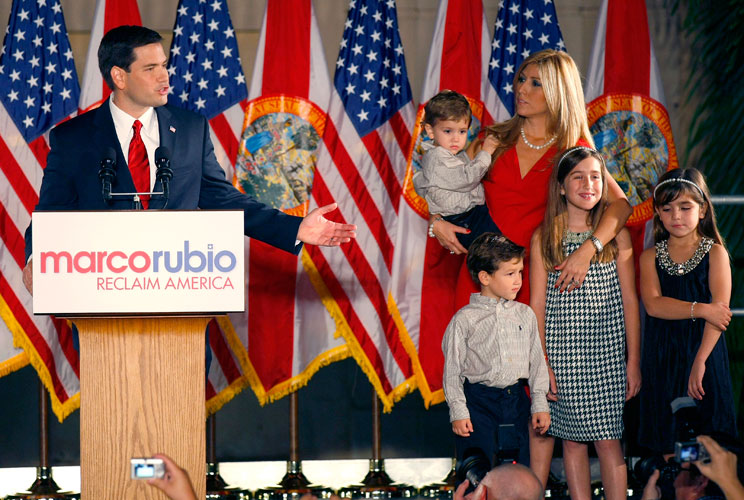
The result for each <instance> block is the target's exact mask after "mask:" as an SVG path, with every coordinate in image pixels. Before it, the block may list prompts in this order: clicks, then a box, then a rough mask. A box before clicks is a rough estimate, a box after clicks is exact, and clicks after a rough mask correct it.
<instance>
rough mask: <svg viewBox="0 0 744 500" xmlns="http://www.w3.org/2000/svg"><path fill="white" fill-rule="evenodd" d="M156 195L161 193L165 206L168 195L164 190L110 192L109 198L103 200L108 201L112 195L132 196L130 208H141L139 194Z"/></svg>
mask: <svg viewBox="0 0 744 500" xmlns="http://www.w3.org/2000/svg"><path fill="white" fill-rule="evenodd" d="M156 195H162V196H163V197H164V198H165V204H164V205H163V208H165V207H166V206H167V205H168V197H167V196H166V194H165V191H146V192H142V193H110V194H109V199H105V198H104V200H105V201H110V200H111V199H113V198H114V197H120V198H127V197H131V198H132V210H142V199H141V198H140V196H156Z"/></svg>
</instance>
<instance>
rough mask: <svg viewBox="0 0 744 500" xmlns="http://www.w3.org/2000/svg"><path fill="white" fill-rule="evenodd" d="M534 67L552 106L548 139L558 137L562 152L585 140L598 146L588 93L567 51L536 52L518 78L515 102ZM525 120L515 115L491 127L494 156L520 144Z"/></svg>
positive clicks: (514, 86) (525, 61)
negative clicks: (524, 75)
mask: <svg viewBox="0 0 744 500" xmlns="http://www.w3.org/2000/svg"><path fill="white" fill-rule="evenodd" d="M530 64H536V65H537V71H538V74H539V75H540V81H541V82H542V89H543V93H544V94H545V101H546V103H547V106H548V126H547V133H548V136H553V135H555V136H556V145H557V146H558V151H563V150H565V149H567V148H570V147H572V146H575V145H576V144H577V143H578V141H579V139H584V140H585V141H586V142H587V143H589V145H591V146H592V147H594V141H593V140H592V134H591V132H589V124H588V123H587V118H586V107H585V104H584V90H583V89H582V87H581V76H580V75H579V70H578V68H577V67H576V63H575V62H574V60H573V59H571V56H569V55H568V54H566V53H565V52H560V51H556V50H552V49H547V50H541V51H540V52H535V53H534V54H532V55H530V56H529V57H528V58H527V59H525V60H524V62H523V63H522V65H521V66H520V67H519V70H518V71H517V73H516V74H515V75H514V82H513V89H514V100H515V102H516V99H517V85H518V82H517V80H518V79H519V76H520V75H521V74H522V72H523V71H524V69H525V68H526V67H527V66H529V65H530ZM523 123H524V118H523V117H521V116H519V115H517V114H515V115H514V116H513V117H512V118H511V119H509V120H507V121H505V122H502V123H497V124H495V125H492V126H490V127H488V132H489V133H492V134H494V135H495V136H496V139H498V141H499V146H498V147H497V148H496V151H494V154H493V157H494V158H498V157H499V156H500V155H501V154H502V153H503V152H504V151H506V150H507V149H509V148H511V147H512V146H514V144H516V142H517V139H518V138H519V130H520V129H521V128H522V124H523Z"/></svg>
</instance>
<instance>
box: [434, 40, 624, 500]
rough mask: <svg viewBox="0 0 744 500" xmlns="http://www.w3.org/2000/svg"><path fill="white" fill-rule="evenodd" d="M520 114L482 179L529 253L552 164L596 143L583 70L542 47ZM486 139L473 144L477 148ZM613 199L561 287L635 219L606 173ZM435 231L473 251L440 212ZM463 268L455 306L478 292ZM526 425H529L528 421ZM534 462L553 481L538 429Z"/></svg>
mask: <svg viewBox="0 0 744 500" xmlns="http://www.w3.org/2000/svg"><path fill="white" fill-rule="evenodd" d="M513 91H514V99H515V104H516V114H515V115H514V116H513V117H512V118H511V119H510V120H508V121H506V122H503V123H499V124H497V125H494V126H492V127H490V128H489V132H490V133H492V134H494V135H495V136H496V138H497V140H498V142H499V145H498V146H497V148H496V151H495V152H494V155H493V157H494V161H493V164H492V165H491V169H490V171H489V172H488V174H487V175H486V177H484V179H483V187H484V189H485V194H486V204H487V205H488V207H489V212H490V214H491V218H492V219H493V221H494V222H495V223H496V225H497V226H498V227H499V228H500V229H501V230H502V232H503V234H504V236H506V237H507V238H509V239H510V240H512V241H513V242H514V243H516V244H518V245H520V246H523V247H525V248H526V249H527V251H528V252H529V247H530V239H531V237H532V234H533V233H534V231H535V229H537V227H538V226H539V225H540V223H541V222H542V220H543V217H544V215H545V205H546V203H547V199H548V185H549V180H550V176H551V172H552V169H553V162H554V161H555V160H556V155H557V154H558V152H559V151H563V150H565V149H567V148H569V147H572V146H576V145H582V146H588V147H593V146H594V141H593V140H592V136H591V133H590V132H589V126H588V123H587V118H586V108H585V104H584V93H583V89H582V87H581V78H580V76H579V71H578V69H577V67H576V63H574V61H573V59H571V57H570V56H569V55H568V54H566V53H565V52H558V51H555V50H543V51H540V52H536V53H534V54H532V55H531V56H530V57H528V58H527V59H525V61H524V62H523V63H522V65H521V66H520V67H519V70H518V71H517V73H516V75H515V78H514V84H513ZM478 147H479V144H475V145H474V146H473V151H475V150H476V149H477V148H478ZM606 174H607V175H606V178H607V187H608V205H607V208H606V209H605V211H604V213H603V214H602V217H601V219H600V222H599V224H598V226H597V228H596V229H595V230H594V232H593V234H592V236H591V237H590V238H588V239H587V240H586V242H584V243H583V244H582V245H581V246H580V247H579V248H578V249H576V250H575V251H574V252H573V253H572V254H571V255H570V256H569V257H568V258H567V259H566V260H565V261H563V263H561V265H560V266H558V268H557V269H558V270H560V271H561V273H560V276H559V277H558V280H557V282H556V287H557V288H559V289H560V290H561V291H570V290H573V289H576V288H579V287H581V285H582V283H583V282H584V278H585V277H586V274H587V271H588V270H589V264H590V262H591V260H592V257H594V255H596V254H597V253H598V252H601V250H602V247H603V246H604V245H605V244H606V243H608V242H610V241H612V240H613V239H614V238H615V236H617V234H618V233H619V232H620V230H621V229H622V228H623V226H624V225H625V222H626V221H627V220H628V217H630V214H631V212H632V209H631V207H630V204H629V203H628V200H627V198H626V197H625V194H624V193H623V190H622V189H621V188H620V186H618V184H617V182H615V180H614V179H613V178H612V176H611V175H609V173H607V172H606ZM429 222H430V225H431V227H432V232H433V233H434V235H435V236H436V238H437V240H438V241H439V243H440V244H441V245H442V246H443V247H445V248H446V249H447V250H449V251H450V252H453V253H458V254H459V253H466V252H467V250H466V249H465V248H464V247H463V246H462V245H461V244H460V243H459V241H458V240H457V237H456V234H457V233H460V232H465V231H466V229H464V228H461V227H458V226H455V225H454V224H451V223H449V222H447V221H445V220H443V219H441V217H440V216H439V215H438V214H432V215H431V216H430V221H429ZM528 262H529V257H526V258H525V268H524V271H523V274H524V278H523V283H524V284H523V286H522V289H521V290H520V292H519V295H517V300H519V301H521V302H524V303H528V302H529V299H530V291H529V286H528V285H529V277H528V272H529V266H528V265H527V264H528ZM475 291H476V290H474V289H473V284H472V280H471V279H470V277H469V276H468V273H467V269H466V268H465V267H464V266H463V268H462V269H461V272H460V276H459V277H458V281H457V292H456V295H457V296H456V301H455V302H456V307H458V308H459V307H461V306H462V305H464V304H465V303H467V300H468V297H469V295H470V293H472V292H475ZM525 425H527V423H526V422H525ZM530 437H531V442H530V447H531V465H532V469H533V470H534V471H535V473H536V474H537V476H538V477H539V478H540V480H541V481H542V482H543V485H544V484H546V481H547V476H548V471H549V467H550V454H552V448H553V446H552V440H550V439H548V438H543V437H540V436H537V435H535V434H534V433H532V434H531V436H530Z"/></svg>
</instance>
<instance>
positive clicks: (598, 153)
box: [556, 146, 605, 168]
mask: <svg viewBox="0 0 744 500" xmlns="http://www.w3.org/2000/svg"><path fill="white" fill-rule="evenodd" d="M581 150H583V151H589V152H590V153H594V154H596V155H597V156H599V158H600V160H601V162H602V166H603V167H604V166H605V161H604V156H602V153H600V152H599V151H597V150H596V149H593V148H590V147H587V146H575V147H573V148H571V149H567V150H566V152H565V153H563V155H562V156H561V159H560V160H558V163H556V165H557V166H558V168H560V166H561V163H563V160H565V159H566V156H568V155H570V154H571V153H573V152H574V151H581Z"/></svg>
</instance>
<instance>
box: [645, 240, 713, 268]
mask: <svg viewBox="0 0 744 500" xmlns="http://www.w3.org/2000/svg"><path fill="white" fill-rule="evenodd" d="M668 241H669V240H663V241H660V242H658V243H657V244H656V259H657V260H658V261H659V265H660V266H661V268H662V269H663V270H664V271H666V272H667V273H668V274H670V275H672V276H682V275H684V274H687V273H689V272H690V271H692V270H693V269H695V268H696V267H697V266H698V264H700V261H702V260H703V257H705V254H707V253H708V252H709V251H710V249H711V248H712V247H713V244H714V242H713V240H712V239H710V238H706V237H702V238H701V239H700V244H698V247H697V249H696V250H695V253H694V254H692V257H690V258H689V259H688V260H687V261H686V262H682V263H681V264H678V263H677V262H674V261H673V260H672V258H671V257H670V256H669V246H668Z"/></svg>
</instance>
